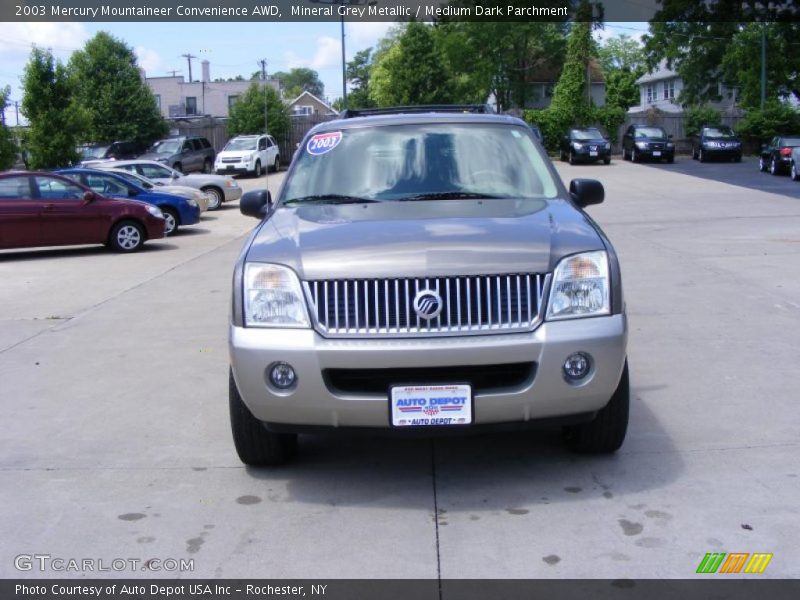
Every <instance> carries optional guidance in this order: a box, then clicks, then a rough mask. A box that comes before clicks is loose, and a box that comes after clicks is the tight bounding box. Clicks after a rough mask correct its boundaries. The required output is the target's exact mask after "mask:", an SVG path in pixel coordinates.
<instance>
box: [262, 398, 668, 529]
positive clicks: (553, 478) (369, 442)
mask: <svg viewBox="0 0 800 600" xmlns="http://www.w3.org/2000/svg"><path fill="white" fill-rule="evenodd" d="M632 393H633V395H632V405H631V423H630V428H629V430H628V440H627V441H626V444H625V445H624V446H623V447H622V449H621V450H620V451H619V452H618V453H616V454H614V455H609V456H589V455H578V454H573V453H571V452H570V451H569V450H567V449H566V447H565V445H564V444H563V442H562V437H561V432H560V431H553V430H550V431H548V430H531V431H528V432H525V431H522V432H514V433H502V434H491V435H476V436H458V437H443V438H436V439H430V438H385V437H384V438H381V437H371V436H358V435H344V434H343V435H329V436H321V435H315V436H301V438H300V450H299V456H298V457H297V460H296V462H294V463H293V464H292V465H290V466H287V467H284V468H281V469H278V470H271V469H257V468H248V469H247V472H248V474H249V475H250V476H252V477H253V478H255V479H259V480H264V483H267V482H269V481H271V480H273V479H280V480H288V484H287V490H288V492H289V493H290V494H291V497H292V499H293V500H295V501H299V502H304V503H308V504H321V505H331V504H333V505H337V506H341V505H345V506H360V505H367V504H369V505H372V506H376V505H377V506H385V507H389V508H396V507H406V508H414V507H415V508H423V507H425V506H430V505H431V502H432V493H433V481H434V478H433V476H432V475H433V473H434V472H435V474H436V477H435V480H436V489H437V491H438V493H439V494H440V495H442V494H444V496H442V498H445V497H450V498H456V499H457V500H456V501H455V504H454V505H453V506H451V508H453V509H455V508H457V509H458V510H469V511H473V512H474V511H514V510H517V509H519V507H520V506H528V505H531V504H552V503H559V502H574V501H580V500H584V499H587V498H591V497H600V498H605V499H611V498H613V497H615V496H625V495H631V494H638V493H640V492H646V491H649V490H652V489H657V488H660V487H663V486H666V485H668V484H670V483H671V482H672V481H674V480H675V479H676V478H677V477H678V476H679V474H680V473H681V471H682V470H683V459H682V457H681V455H680V453H679V452H677V451H676V450H675V448H674V446H673V444H672V441H671V439H670V437H669V435H668V434H667V432H666V431H664V429H663V428H662V427H661V425H660V423H659V421H658V418H657V417H656V415H655V414H654V413H653V412H652V410H651V409H650V408H649V407H648V406H647V404H646V403H645V402H643V401H642V400H641V399H640V395H642V393H643V392H642V393H640V392H639V390H637V389H635V388H634V389H633V390H632ZM421 490H424V491H425V493H420V491H421ZM427 492H430V494H429V493H427ZM456 505H457V506H456ZM512 514H516V513H513V512H512Z"/></svg>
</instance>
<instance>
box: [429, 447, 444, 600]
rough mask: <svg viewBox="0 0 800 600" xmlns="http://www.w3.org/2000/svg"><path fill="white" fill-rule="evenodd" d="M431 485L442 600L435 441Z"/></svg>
mask: <svg viewBox="0 0 800 600" xmlns="http://www.w3.org/2000/svg"><path fill="white" fill-rule="evenodd" d="M431 483H432V485H433V524H434V527H435V531H436V581H437V583H438V586H439V600H442V556H441V552H440V551H439V498H438V496H437V492H436V440H434V439H431Z"/></svg>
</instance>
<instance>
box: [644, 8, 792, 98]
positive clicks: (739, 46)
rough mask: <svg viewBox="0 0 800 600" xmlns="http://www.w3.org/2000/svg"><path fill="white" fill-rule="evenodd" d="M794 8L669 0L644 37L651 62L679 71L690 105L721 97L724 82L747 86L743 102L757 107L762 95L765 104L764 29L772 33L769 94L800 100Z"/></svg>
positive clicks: (684, 94) (653, 64)
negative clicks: (762, 70) (762, 74)
mask: <svg viewBox="0 0 800 600" xmlns="http://www.w3.org/2000/svg"><path fill="white" fill-rule="evenodd" d="M794 10H796V8H795V7H794V3H793V2H791V0H777V1H775V2H770V3H765V2H729V1H727V0H709V1H708V2H697V1H696V0H663V1H662V3H661V9H660V10H659V11H658V12H657V13H656V15H655V16H654V17H653V20H652V21H651V22H650V33H649V34H648V35H646V36H644V38H643V40H644V42H645V53H646V55H647V61H648V66H649V67H651V68H653V67H655V66H656V65H657V64H658V63H659V61H662V60H663V61H665V62H666V64H667V66H668V67H669V68H672V69H674V70H676V71H677V72H678V74H679V75H680V76H681V78H682V79H683V84H684V87H683V90H682V91H681V94H680V97H679V100H680V102H681V103H682V104H684V105H702V104H704V103H706V102H709V101H717V100H719V99H720V97H719V85H718V84H726V85H729V86H743V88H746V90H747V91H746V93H745V94H744V95H743V100H744V101H745V102H746V103H747V104H748V105H751V106H754V105H757V103H756V101H755V99H756V98H759V102H758V104H760V92H759V93H756V92H755V90H757V89H759V90H760V81H759V80H760V53H761V51H760V37H761V35H760V34H761V28H762V27H764V28H766V29H767V31H768V34H769V41H768V48H767V50H768V54H767V68H768V78H769V82H768V83H769V87H768V90H767V92H768V96H769V97H773V98H778V97H780V96H781V95H783V94H785V93H788V92H791V94H793V95H794V96H795V97H796V98H798V99H800V90H798V89H797V87H798V85H797V84H798V76H799V75H798V74H800V53H798V52H797V51H796V46H794V44H796V42H797V39H798V38H800V24H798V23H796V22H792V18H790V17H789V15H790V14H791V12H792V11H794ZM783 21H786V22H783ZM754 22H760V23H761V24H758V23H754ZM764 22H767V23H769V24H768V25H764V24H763V23H764ZM747 23H750V24H749V25H748V24H747ZM757 82H758V83H757Z"/></svg>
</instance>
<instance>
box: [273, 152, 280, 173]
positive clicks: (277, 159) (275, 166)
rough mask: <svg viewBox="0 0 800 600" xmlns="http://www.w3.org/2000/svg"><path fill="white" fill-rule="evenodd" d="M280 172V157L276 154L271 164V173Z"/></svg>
mask: <svg viewBox="0 0 800 600" xmlns="http://www.w3.org/2000/svg"><path fill="white" fill-rule="evenodd" d="M280 170H281V157H280V156H278V155H277V154H276V155H275V162H274V163H272V172H273V173H277V172H278V171H280Z"/></svg>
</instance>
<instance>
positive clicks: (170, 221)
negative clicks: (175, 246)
mask: <svg viewBox="0 0 800 600" xmlns="http://www.w3.org/2000/svg"><path fill="white" fill-rule="evenodd" d="M161 212H163V213H164V235H172V234H173V233H175V232H176V231H178V226H179V221H178V215H177V213H176V212H175V211H174V210H172V209H171V208H162V209H161Z"/></svg>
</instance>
